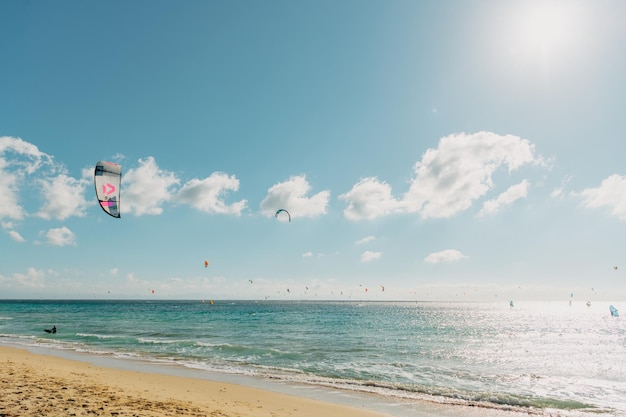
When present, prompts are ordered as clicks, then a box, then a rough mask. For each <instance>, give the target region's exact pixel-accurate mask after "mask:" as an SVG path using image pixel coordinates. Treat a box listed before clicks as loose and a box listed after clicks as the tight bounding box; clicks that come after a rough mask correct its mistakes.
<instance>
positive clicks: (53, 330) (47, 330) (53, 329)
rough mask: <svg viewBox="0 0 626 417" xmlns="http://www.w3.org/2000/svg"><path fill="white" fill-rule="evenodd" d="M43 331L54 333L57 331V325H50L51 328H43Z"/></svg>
mask: <svg viewBox="0 0 626 417" xmlns="http://www.w3.org/2000/svg"><path fill="white" fill-rule="evenodd" d="M44 331H45V332H46V333H56V332H57V326H56V325H54V326H52V329H44Z"/></svg>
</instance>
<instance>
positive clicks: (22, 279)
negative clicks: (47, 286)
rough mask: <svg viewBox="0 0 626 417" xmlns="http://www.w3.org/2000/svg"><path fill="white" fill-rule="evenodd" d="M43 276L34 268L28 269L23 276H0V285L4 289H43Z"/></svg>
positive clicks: (19, 274)
mask: <svg viewBox="0 0 626 417" xmlns="http://www.w3.org/2000/svg"><path fill="white" fill-rule="evenodd" d="M44 282H45V274H44V272H43V271H38V270H36V269H35V268H28V269H27V270H26V273H25V274H22V273H16V274H13V275H12V276H10V277H5V276H2V275H0V284H2V285H3V286H5V287H9V288H10V287H16V288H20V287H25V288H38V289H41V288H43V287H44Z"/></svg>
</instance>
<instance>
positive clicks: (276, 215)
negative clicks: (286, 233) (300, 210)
mask: <svg viewBox="0 0 626 417" xmlns="http://www.w3.org/2000/svg"><path fill="white" fill-rule="evenodd" d="M283 212H284V213H287V218H288V219H289V221H290V222H291V214H289V212H288V211H287V210H285V209H278V210H277V211H276V214H275V215H274V217H276V218H278V215H279V214H280V213H283Z"/></svg>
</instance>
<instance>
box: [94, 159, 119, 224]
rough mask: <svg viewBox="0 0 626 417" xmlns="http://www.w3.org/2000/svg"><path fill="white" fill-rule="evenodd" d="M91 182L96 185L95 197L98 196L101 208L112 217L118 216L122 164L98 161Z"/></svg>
mask: <svg viewBox="0 0 626 417" xmlns="http://www.w3.org/2000/svg"><path fill="white" fill-rule="evenodd" d="M93 182H94V185H95V186H96V197H98V202H99V203H100V207H102V210H104V211H105V212H106V213H107V214H109V215H111V216H113V217H117V218H119V217H120V185H121V183H122V166H121V165H118V164H116V163H113V162H107V161H100V162H98V163H97V164H96V170H95V172H94V177H93Z"/></svg>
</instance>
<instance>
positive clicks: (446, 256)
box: [424, 249, 467, 264]
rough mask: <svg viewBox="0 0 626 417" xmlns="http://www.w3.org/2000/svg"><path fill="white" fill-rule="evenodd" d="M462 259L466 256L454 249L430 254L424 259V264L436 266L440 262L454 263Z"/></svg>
mask: <svg viewBox="0 0 626 417" xmlns="http://www.w3.org/2000/svg"><path fill="white" fill-rule="evenodd" d="M464 258H467V256H465V255H463V254H462V253H461V252H460V251H458V250H456V249H446V250H443V251H441V252H434V253H431V254H430V255H428V256H427V257H426V259H424V262H428V263H430V264H438V263H442V262H454V261H458V260H461V259H464Z"/></svg>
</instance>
